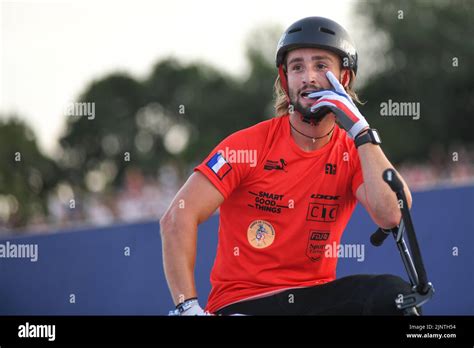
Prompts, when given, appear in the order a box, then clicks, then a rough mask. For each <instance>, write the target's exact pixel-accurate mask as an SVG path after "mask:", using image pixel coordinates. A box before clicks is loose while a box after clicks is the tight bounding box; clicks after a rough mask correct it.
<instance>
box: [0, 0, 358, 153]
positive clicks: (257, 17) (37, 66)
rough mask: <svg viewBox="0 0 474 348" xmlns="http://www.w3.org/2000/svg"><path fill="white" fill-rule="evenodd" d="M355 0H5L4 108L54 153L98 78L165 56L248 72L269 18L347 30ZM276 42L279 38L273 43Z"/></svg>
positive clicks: (1, 2)
mask: <svg viewBox="0 0 474 348" xmlns="http://www.w3.org/2000/svg"><path fill="white" fill-rule="evenodd" d="M353 5H354V1H352V0H339V1H327V0H323V1H321V0H300V1H297V2H296V1H282V0H253V1H251V0H239V1H218V0H200V1H192V0H178V1H171V0H168V1H163V0H155V1H151V0H123V1H119V0H95V1H94V0H63V1H59V0H56V1H20V0H18V1H5V0H0V53H1V54H0V80H1V81H0V115H2V116H1V117H5V115H9V114H13V113H14V114H16V115H18V116H19V117H20V118H22V119H24V120H26V122H27V123H28V124H29V125H30V127H32V128H33V131H34V132H35V134H36V135H37V138H38V141H39V145H40V148H41V149H42V150H43V151H44V152H45V153H47V154H49V155H53V154H54V149H55V146H56V145H57V140H58V139H59V137H60V136H61V134H62V132H63V130H64V127H65V120H66V117H67V116H65V113H66V112H65V110H66V109H67V107H68V105H70V103H71V102H74V101H75V100H77V98H78V96H79V95H80V94H81V92H83V91H84V90H85V88H86V87H87V86H88V85H89V84H90V83H91V82H92V81H93V80H94V79H100V78H102V77H104V76H105V75H107V74H109V73H111V72H116V71H122V72H127V73H130V74H131V75H132V76H134V77H135V78H138V79H142V78H145V77H146V76H147V74H148V73H149V72H150V70H151V68H152V67H153V65H154V64H155V63H156V62H157V61H158V60H159V59H160V58H165V57H169V56H174V57H177V59H179V60H180V61H183V62H191V61H194V60H200V61H205V62H206V63H209V64H212V65H214V66H216V67H217V68H219V69H222V70H224V71H226V72H228V73H230V74H232V75H235V76H238V75H240V74H243V73H245V71H246V68H247V67H246V61H245V50H244V48H245V42H246V39H247V38H248V36H249V34H250V33H251V32H252V30H255V29H256V28H259V27H262V26H264V25H272V24H277V25H280V26H281V27H282V28H286V27H288V26H289V25H290V24H292V23H293V22H295V21H296V20H298V19H301V18H304V17H308V16H323V17H329V18H331V19H333V20H335V21H337V22H339V23H340V24H341V25H343V26H344V27H346V29H348V31H349V32H351V24H352V25H353V23H351V20H350V19H351V18H350V13H351V9H352V7H353ZM276 44H277V43H276V42H275V46H276Z"/></svg>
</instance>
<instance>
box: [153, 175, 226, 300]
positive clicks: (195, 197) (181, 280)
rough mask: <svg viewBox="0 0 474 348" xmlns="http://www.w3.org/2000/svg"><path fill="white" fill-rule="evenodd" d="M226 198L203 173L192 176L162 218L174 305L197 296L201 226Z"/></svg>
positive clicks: (165, 261) (168, 275)
mask: <svg viewBox="0 0 474 348" xmlns="http://www.w3.org/2000/svg"><path fill="white" fill-rule="evenodd" d="M223 201H224V197H223V196H222V194H221V193H220V192H219V191H218V190H217V189H216V188H215V187H214V185H213V184H212V183H211V182H210V181H209V180H208V179H207V178H206V177H205V176H204V175H203V174H201V173H199V172H195V173H193V174H192V175H191V176H190V177H189V179H188V181H187V182H186V183H185V184H184V186H183V187H182V188H181V190H180V191H179V192H178V193H177V194H176V197H175V198H174V199H173V201H172V202H171V204H170V206H169V208H168V210H167V211H166V212H165V214H164V215H163V217H162V218H161V219H160V231H161V240H162V245H163V266H164V270H165V276H166V280H167V282H168V286H169V288H170V292H171V296H172V297H173V301H174V303H175V304H178V303H182V302H183V301H184V300H186V299H189V298H193V297H197V293H196V286H195V282H194V264H195V260H196V242H197V231H198V225H199V224H200V223H202V222H203V221H205V220H207V219H208V218H209V216H210V215H211V214H212V213H213V212H214V211H215V210H216V209H217V208H218V207H219V206H220V205H221V204H222V202H223Z"/></svg>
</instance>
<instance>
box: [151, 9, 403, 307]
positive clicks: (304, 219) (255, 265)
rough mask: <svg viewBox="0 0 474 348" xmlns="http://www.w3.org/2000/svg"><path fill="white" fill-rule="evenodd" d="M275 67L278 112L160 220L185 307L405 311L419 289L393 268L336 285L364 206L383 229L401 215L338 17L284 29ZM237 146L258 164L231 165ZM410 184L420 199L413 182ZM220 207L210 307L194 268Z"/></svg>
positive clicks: (238, 136) (195, 179)
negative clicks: (403, 297)
mask: <svg viewBox="0 0 474 348" xmlns="http://www.w3.org/2000/svg"><path fill="white" fill-rule="evenodd" d="M276 65H277V67H278V70H279V77H278V78H277V81H276V84H275V86H276V93H277V96H276V97H277V98H276V104H275V107H276V112H277V117H275V118H273V119H270V120H268V121H264V122H261V123H259V124H257V125H255V126H253V127H250V128H247V129H244V130H241V131H238V132H236V133H234V134H232V135H230V136H229V137H227V138H226V139H224V140H223V141H222V142H221V143H220V144H219V145H218V146H217V147H216V148H215V149H214V150H213V151H212V152H211V153H210V154H209V156H208V157H207V158H206V159H205V160H204V161H203V162H202V164H200V165H199V166H197V167H196V168H195V171H194V173H193V174H192V175H191V176H190V178H189V180H188V181H187V182H186V183H185V185H184V186H183V187H182V189H181V190H180V191H179V192H178V193H177V195H176V197H175V199H174V200H173V202H172V203H171V205H170V207H169V209H168V210H167V212H166V213H165V215H164V216H163V218H162V219H161V221H160V224H161V235H162V240H163V261H164V269H165V274H166V278H167V281H168V285H169V288H170V291H171V294H172V297H173V300H174V302H175V304H176V305H177V309H176V311H175V314H180V315H203V314H207V313H211V314H218V315H219V314H220V315H231V314H237V313H239V314H248V315H319V314H324V315H327V314H355V315H364V314H368V315H380V314H382V315H383V314H387V315H397V314H402V313H401V312H399V311H398V310H397V308H396V305H395V298H396V297H397V295H398V294H400V293H402V294H407V293H409V292H410V285H409V284H408V283H406V282H405V281H403V280H402V279H401V278H399V277H396V276H392V275H379V276H376V275H354V276H349V277H344V278H340V279H337V280H336V279H335V278H336V263H337V258H335V257H330V256H327V254H326V253H325V251H326V250H327V248H328V247H330V246H331V245H334V244H339V242H340V238H341V235H342V232H343V230H344V228H345V226H346V225H347V222H348V221H349V218H350V216H351V214H352V212H353V210H354V208H355V205H356V203H357V201H359V202H360V203H361V204H362V205H363V206H364V207H365V209H366V210H367V211H368V212H369V214H370V216H371V218H372V219H373V221H374V222H375V223H376V224H377V225H378V226H381V227H383V228H393V227H395V226H396V225H398V223H399V222H400V219H401V214H400V210H399V208H398V204H397V199H396V196H395V195H394V193H393V192H392V191H391V190H390V188H389V187H388V185H387V184H386V183H385V182H384V181H383V180H382V172H383V171H384V170H385V169H387V168H393V166H392V165H391V164H390V162H389V161H388V160H387V158H386V157H385V155H384V153H383V151H382V149H381V147H380V139H379V137H378V135H377V132H376V130H372V129H370V127H369V124H368V122H367V121H366V119H365V118H364V117H363V116H362V115H361V114H360V112H359V111H358V109H357V107H356V106H355V104H354V102H353V100H355V101H358V99H357V95H356V94H355V93H354V92H353V90H352V86H353V83H354V79H355V76H356V73H357V53H356V50H355V48H354V45H353V43H352V40H351V39H350V37H349V35H348V34H347V32H346V31H345V30H344V29H343V28H342V27H341V26H340V25H339V24H337V23H335V22H334V21H331V20H329V19H326V18H321V17H309V18H305V19H302V20H300V21H298V22H296V23H294V24H293V25H291V26H290V27H289V28H288V29H287V30H286V32H285V33H284V34H283V36H282V38H281V40H280V42H279V43H278V48H277V55H276ZM336 124H337V125H336ZM230 151H234V153H236V152H238V153H241V154H244V153H252V152H254V153H256V154H257V160H256V161H254V162H250V161H236V160H234V161H232V160H231V159H230V158H229V159H228V158H226V157H225V154H226V153H231V152H230ZM250 157H251V156H249V158H250ZM402 180H403V179H402ZM405 191H406V196H407V199H408V202H409V205H411V195H410V192H409V190H408V189H407V188H406V184H405ZM183 206H184V208H183ZM218 207H220V224H219V243H218V249H217V256H216V259H215V263H214V267H213V269H212V274H211V283H212V291H211V293H210V295H209V299H208V303H207V307H206V311H204V310H203V309H202V308H201V307H200V305H199V303H198V299H197V293H196V288H195V283H194V275H193V273H194V263H195V257H196V239H197V228H198V225H199V224H200V223H202V222H203V221H205V220H206V219H207V218H208V217H209V216H210V215H211V214H212V213H213V212H214V211H215V210H216V209H217V208H218Z"/></svg>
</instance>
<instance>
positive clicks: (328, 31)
mask: <svg viewBox="0 0 474 348" xmlns="http://www.w3.org/2000/svg"><path fill="white" fill-rule="evenodd" d="M319 31H321V32H323V33H326V34H331V35H336V33H335V32H334V31H332V30H331V29H328V28H323V27H319Z"/></svg>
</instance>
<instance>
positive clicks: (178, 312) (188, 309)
mask: <svg viewBox="0 0 474 348" xmlns="http://www.w3.org/2000/svg"><path fill="white" fill-rule="evenodd" d="M169 315H170V316H192V315H199V316H202V315H206V316H207V315H212V314H210V313H209V312H205V311H204V310H203V309H202V308H201V306H200V305H199V302H198V300H197V298H193V299H189V300H186V301H184V302H183V303H180V304H179V305H178V306H176V309H175V310H173V311H170V312H169Z"/></svg>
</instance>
